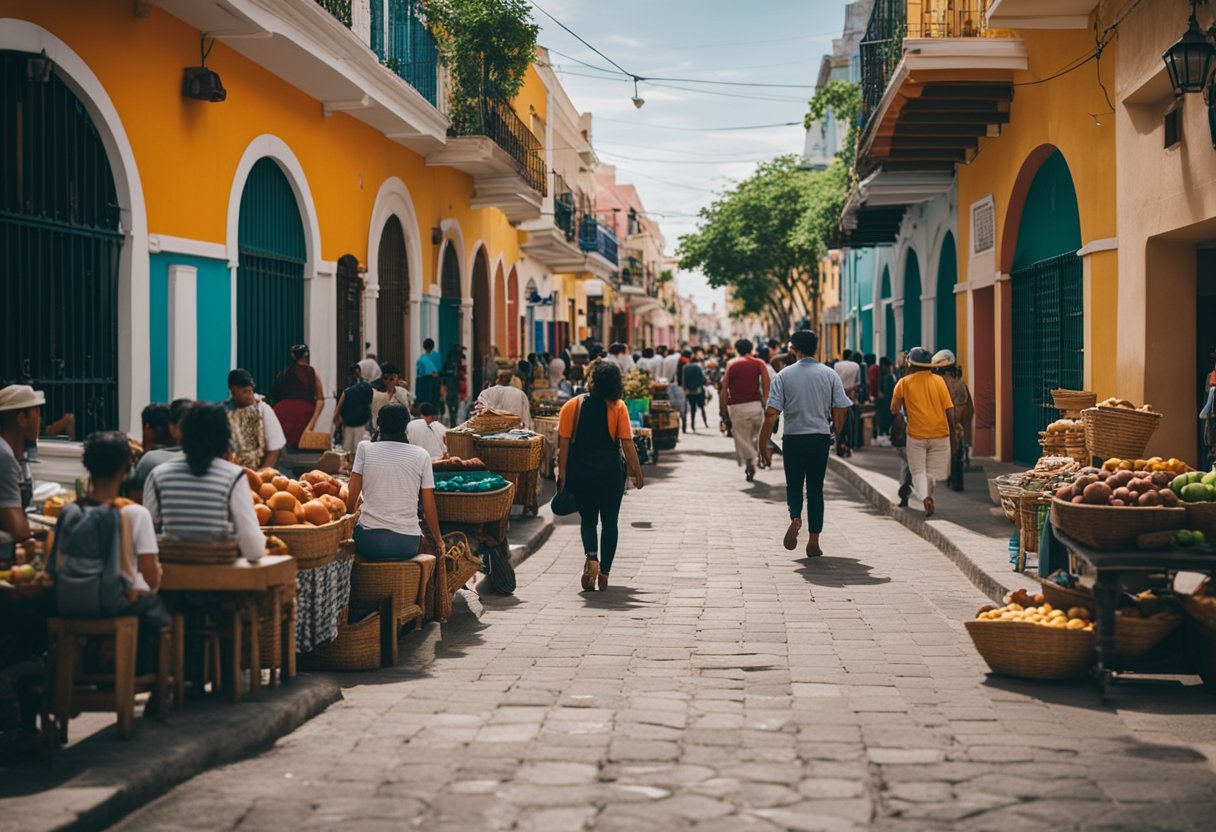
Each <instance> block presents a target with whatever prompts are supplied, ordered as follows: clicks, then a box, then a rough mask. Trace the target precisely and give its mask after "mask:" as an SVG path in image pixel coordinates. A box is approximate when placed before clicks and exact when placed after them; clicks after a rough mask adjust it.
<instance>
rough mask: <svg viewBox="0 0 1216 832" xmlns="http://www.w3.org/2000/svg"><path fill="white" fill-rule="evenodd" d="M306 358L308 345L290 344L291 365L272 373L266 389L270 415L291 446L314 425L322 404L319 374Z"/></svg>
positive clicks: (323, 400) (308, 358)
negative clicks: (270, 385)
mask: <svg viewBox="0 0 1216 832" xmlns="http://www.w3.org/2000/svg"><path fill="white" fill-rule="evenodd" d="M309 360H310V355H309V351H308V345H307V344H296V345H295V346H294V347H292V348H291V366H289V367H288V368H287V369H285V370H281V371H280V372H279V374H278V375H277V376H275V377H274V386H273V387H271V389H270V398H271V400H272V401H273V402H274V415H275V416H277V417H278V419H279V424H280V425H282V427H283V437H284V438H285V439H286V440H287V444H288V445H292V446H296V445H299V444H300V437H301V436H302V435H303V434H304V433H305V432H306V431H310V430H312V429H313V428H314V427H315V426H316V424H317V419H318V418H320V416H321V410H322V408H324V407H325V389H324V388H323V387H322V386H321V376H320V374H319V373H318V372H317V371H316V370H315V369H313V367H312V365H311V364H309Z"/></svg>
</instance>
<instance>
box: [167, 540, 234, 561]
mask: <svg viewBox="0 0 1216 832" xmlns="http://www.w3.org/2000/svg"><path fill="white" fill-rule="evenodd" d="M157 545H158V546H159V548H160V559H161V560H163V561H166V562H168V563H195V564H201V563H211V564H228V563H236V561H237V558H238V557H240V555H241V550H240V546H239V545H238V544H237V542H236V541H235V540H217V541H207V542H202V541H193V540H173V539H171V538H167V537H162V538H160V540H159V542H158V544H157Z"/></svg>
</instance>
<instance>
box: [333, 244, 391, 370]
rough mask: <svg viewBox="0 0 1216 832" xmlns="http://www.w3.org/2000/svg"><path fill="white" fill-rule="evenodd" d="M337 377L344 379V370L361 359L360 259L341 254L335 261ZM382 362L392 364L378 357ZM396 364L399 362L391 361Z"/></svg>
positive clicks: (361, 297)
mask: <svg viewBox="0 0 1216 832" xmlns="http://www.w3.org/2000/svg"><path fill="white" fill-rule="evenodd" d="M334 283H335V284H336V288H337V310H338V343H337V358H338V364H337V371H338V378H339V379H341V378H344V376H345V373H346V368H347V367H349V366H350V365H351V364H353V363H354V362H356V361H358V360H359V359H360V358H362V357H363V281H362V279H361V278H360V277H359V259H358V258H357V257H355V256H354V255H353V254H344V255H342V257H341V258H339V259H338V274H337V280H335V281H334ZM380 360H381V361H393V359H391V358H385V357H384V356H381V358H380ZM393 363H395V364H398V365H399V362H397V361H393Z"/></svg>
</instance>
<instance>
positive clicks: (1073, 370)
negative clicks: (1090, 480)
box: [1011, 252, 1085, 461]
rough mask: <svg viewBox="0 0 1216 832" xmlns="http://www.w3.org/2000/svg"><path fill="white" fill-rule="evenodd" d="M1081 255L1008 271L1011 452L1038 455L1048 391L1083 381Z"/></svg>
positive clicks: (1048, 418) (1049, 405) (1050, 413)
mask: <svg viewBox="0 0 1216 832" xmlns="http://www.w3.org/2000/svg"><path fill="white" fill-rule="evenodd" d="M1082 275H1083V266H1082V263H1081V258H1080V257H1077V255H1076V254H1075V253H1073V252H1069V253H1067V254H1061V255H1059V256H1056V257H1051V258H1049V259H1047V260H1040V261H1039V262H1037V263H1034V264H1033V265H1030V266H1027V267H1026V268H1024V269H1018V270H1016V271H1014V272H1013V273H1012V276H1011V277H1012V280H1013V360H1012V363H1013V456H1014V458H1015V459H1017V460H1021V461H1032V460H1035V459H1037V458H1038V457H1039V453H1040V450H1039V444H1038V440H1039V431H1041V430H1044V429H1045V428H1046V427H1047V425H1049V424H1050V423H1051V422H1053V421H1054V420H1055V419H1056V418H1057V417H1058V412H1057V411H1056V409H1055V407H1054V405H1053V402H1052V398H1051V391H1052V390H1053V389H1056V388H1060V387H1062V388H1065V389H1068V390H1080V389H1081V388H1082V387H1083V385H1084V383H1085V304H1084V297H1083V291H1084V290H1083V284H1082Z"/></svg>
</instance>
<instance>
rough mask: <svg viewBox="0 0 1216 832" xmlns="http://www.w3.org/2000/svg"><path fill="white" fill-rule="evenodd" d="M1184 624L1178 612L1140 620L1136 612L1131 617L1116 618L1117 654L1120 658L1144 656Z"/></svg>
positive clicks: (1132, 612)
mask: <svg viewBox="0 0 1216 832" xmlns="http://www.w3.org/2000/svg"><path fill="white" fill-rule="evenodd" d="M1181 623H1182V616H1181V615H1179V614H1178V613H1176V612H1163V613H1158V614H1157V615H1154V616H1150V617H1149V618H1140V616H1139V615H1138V614H1136V612H1135V610H1132V611H1131V614H1130V615H1116V616H1115V652H1116V653H1117V654H1119V655H1120V656H1127V657H1133V658H1134V657H1136V656H1143V655H1144V654H1145V653H1147V652H1148V651H1150V650H1152V649H1153V648H1154V647H1156V646H1157V645H1158V644H1160V643H1161V642H1162V641H1164V640H1165V638H1166V637H1167V636H1168V635H1169V634H1170V633H1172V632H1174V630H1176V629H1178V625H1179V624H1181Z"/></svg>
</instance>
